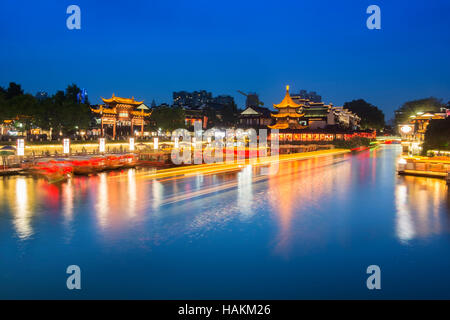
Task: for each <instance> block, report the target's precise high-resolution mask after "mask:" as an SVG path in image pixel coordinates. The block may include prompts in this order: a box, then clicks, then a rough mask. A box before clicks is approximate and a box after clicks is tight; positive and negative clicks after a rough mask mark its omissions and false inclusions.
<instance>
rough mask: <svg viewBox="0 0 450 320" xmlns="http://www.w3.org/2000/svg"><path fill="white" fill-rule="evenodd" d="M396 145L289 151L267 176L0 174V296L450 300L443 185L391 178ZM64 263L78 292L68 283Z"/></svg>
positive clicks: (449, 216) (449, 220) (449, 225)
mask: <svg viewBox="0 0 450 320" xmlns="http://www.w3.org/2000/svg"><path fill="white" fill-rule="evenodd" d="M399 154H400V148H399V147H397V146H385V147H382V148H380V149H378V150H375V151H371V152H364V153H361V154H358V155H356V156H352V155H343V156H330V157H324V158H319V159H310V160H303V161H294V162H287V163H282V164H280V167H279V172H278V174H277V175H274V176H263V175H261V174H260V173H259V171H258V169H257V168H252V167H251V166H246V167H244V168H242V170H241V171H240V172H234V173H226V174H216V175H196V176H191V177H187V178H178V179H177V178H166V179H160V180H152V179H151V178H149V177H148V172H146V171H136V170H134V169H132V170H128V171H123V172H111V173H102V174H99V175H97V176H92V177H76V178H74V179H72V180H70V181H68V182H66V183H62V184H59V185H50V184H48V183H46V182H45V181H44V180H35V179H32V178H28V177H10V178H3V179H0V298H158V299H196V298H225V299H230V298H236V299H239V298H255V299H259V298H268V299H282V298H286V299H296V298H450V290H448V288H449V286H450V273H449V272H448V271H449V270H450V196H449V191H448V187H447V186H446V184H445V182H444V181H443V180H438V179H427V178H416V177H399V176H397V175H396V174H395V163H396V160H397V158H398V156H399ZM71 264H76V265H79V266H80V268H81V272H82V290H80V291H75V290H74V291H69V290H67V289H66V279H67V276H68V275H67V274H66V273H65V271H66V268H67V266H68V265H71ZM371 264H376V265H379V266H380V267H381V273H382V277H381V286H382V289H381V290H379V291H376V292H375V291H369V290H367V288H366V278H367V274H366V268H367V266H369V265H371Z"/></svg>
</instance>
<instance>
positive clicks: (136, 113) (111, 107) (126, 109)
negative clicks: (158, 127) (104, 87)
mask: <svg viewBox="0 0 450 320" xmlns="http://www.w3.org/2000/svg"><path fill="white" fill-rule="evenodd" d="M102 100H103V102H104V103H105V104H104V105H100V106H98V108H92V107H91V110H92V112H94V113H96V114H98V115H99V116H100V122H101V135H102V136H104V135H105V129H106V128H107V127H111V126H112V136H113V139H115V138H116V134H117V131H118V129H119V128H120V129H121V133H123V129H125V130H126V131H128V130H129V133H130V135H134V127H135V126H138V127H140V134H141V135H143V134H144V125H145V123H146V122H147V121H148V119H149V117H150V115H151V114H152V112H151V111H150V109H149V108H148V107H147V106H146V105H145V104H144V103H143V101H136V100H135V99H134V97H132V98H131V99H129V98H120V97H116V96H115V95H114V93H113V95H112V97H111V98H110V99H105V98H102ZM128 128H129V129H128Z"/></svg>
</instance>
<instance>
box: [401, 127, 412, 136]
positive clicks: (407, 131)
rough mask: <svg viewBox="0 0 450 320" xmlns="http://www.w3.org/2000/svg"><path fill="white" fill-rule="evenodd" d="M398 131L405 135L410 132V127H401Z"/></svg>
mask: <svg viewBox="0 0 450 320" xmlns="http://www.w3.org/2000/svg"><path fill="white" fill-rule="evenodd" d="M400 130H401V131H402V132H403V133H405V134H407V133H410V132H411V131H412V128H411V126H402V127H401V128H400Z"/></svg>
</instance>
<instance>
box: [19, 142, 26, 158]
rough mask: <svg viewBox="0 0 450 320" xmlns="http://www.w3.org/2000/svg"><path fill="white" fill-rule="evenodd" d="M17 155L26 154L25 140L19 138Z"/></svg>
mask: <svg viewBox="0 0 450 320" xmlns="http://www.w3.org/2000/svg"><path fill="white" fill-rule="evenodd" d="M17 155H18V156H24V155H25V140H24V139H17Z"/></svg>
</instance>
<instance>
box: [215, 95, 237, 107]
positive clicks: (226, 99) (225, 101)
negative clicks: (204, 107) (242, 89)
mask: <svg viewBox="0 0 450 320" xmlns="http://www.w3.org/2000/svg"><path fill="white" fill-rule="evenodd" d="M213 102H214V103H217V104H222V105H230V104H234V98H233V97H232V96H229V95H220V96H217V97H215V98H214V99H213Z"/></svg>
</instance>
